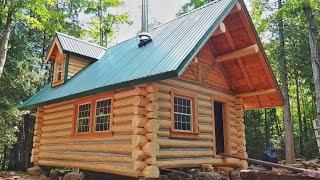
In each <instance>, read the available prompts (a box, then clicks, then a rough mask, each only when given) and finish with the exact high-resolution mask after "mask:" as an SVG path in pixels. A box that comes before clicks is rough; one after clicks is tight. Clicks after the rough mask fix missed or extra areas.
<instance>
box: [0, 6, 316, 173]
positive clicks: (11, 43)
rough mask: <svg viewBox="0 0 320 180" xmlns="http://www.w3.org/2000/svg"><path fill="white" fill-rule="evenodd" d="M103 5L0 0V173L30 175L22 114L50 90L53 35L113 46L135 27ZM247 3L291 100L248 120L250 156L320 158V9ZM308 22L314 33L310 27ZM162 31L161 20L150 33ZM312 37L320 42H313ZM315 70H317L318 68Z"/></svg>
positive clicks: (27, 123)
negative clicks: (319, 135) (317, 128)
mask: <svg viewBox="0 0 320 180" xmlns="http://www.w3.org/2000/svg"><path fill="white" fill-rule="evenodd" d="M100 1H101V2H102V3H99V1H94V0H77V1H74V0H0V37H1V42H0V43H1V44H0V137H1V138H0V170H24V169H26V168H28V167H30V166H31V164H30V153H31V149H32V137H33V128H34V121H35V112H34V111H32V110H31V111H27V110H20V109H19V108H18V107H19V105H20V104H21V102H22V101H23V100H25V99H26V98H28V97H30V96H31V95H32V94H34V93H35V92H36V91H38V90H39V89H41V88H42V87H43V86H44V85H45V84H46V83H48V76H49V69H50V67H49V65H48V64H46V63H45V61H44V59H45V56H46V52H47V50H48V48H49V46H50V42H51V40H52V38H53V37H54V35H55V32H63V33H66V34H69V35H72V36H75V37H79V38H83V39H86V40H89V41H92V42H95V43H101V44H102V45H103V46H111V44H114V43H115V41H116V40H117V38H118V37H117V36H119V35H118V34H117V33H116V32H117V27H118V26H119V25H123V24H126V25H128V27H129V28H130V24H132V17H130V16H129V14H128V13H126V12H119V11H115V9H117V8H121V7H122V6H123V5H124V4H123V1H122V0H100ZM205 3H209V1H208V0H188V1H187V3H186V4H184V5H183V6H181V8H180V11H177V12H176V13H177V16H178V15H180V14H183V13H186V12H188V11H190V10H192V9H194V8H197V7H200V6H202V5H204V4H205ZM246 3H249V5H250V14H251V16H252V19H253V22H254V25H255V27H256V29H257V32H258V34H259V36H260V38H261V39H262V43H263V46H264V47H265V50H266V53H267V56H268V58H269V61H270V63H271V65H272V68H273V70H274V72H275V75H276V77H277V79H278V82H279V84H280V86H281V89H282V91H283V94H285V99H286V100H287V101H286V102H287V103H286V106H285V107H284V108H283V109H282V108H278V109H275V108H273V109H263V110H251V111H247V112H246V113H245V124H246V146H247V151H248V155H249V157H252V158H257V159H261V158H262V156H263V152H264V151H265V150H266V149H267V148H268V147H273V148H275V149H276V150H277V152H278V156H279V159H287V160H288V158H289V161H290V158H292V157H293V156H295V157H300V156H301V157H305V158H307V159H310V158H314V157H318V155H319V150H318V147H317V143H316V139H315V135H314V130H313V124H312V123H313V121H314V120H315V119H317V118H319V115H318V117H317V103H316V100H317V98H316V94H317V93H316V90H317V89H316V88H317V86H316V85H317V84H318V83H319V81H318V83H315V80H314V79H315V78H314V77H315V75H314V74H313V72H314V68H315V67H314V66H317V65H314V64H317V61H316V60H314V59H315V58H314V57H315V56H312V55H314V52H317V51H314V50H315V49H317V50H319V46H318V45H317V43H319V41H318V40H317V39H319V38H320V37H319V33H317V32H319V29H320V2H319V1H318V0H249V1H246ZM310 13H311V16H308V15H310ZM83 15H87V16H90V19H89V20H88V21H87V22H86V23H87V24H88V26H90V27H93V28H90V29H88V28H85V27H84V26H83V25H82V23H81V18H80V16H83ZM310 17H311V20H312V21H311V22H312V23H313V26H310ZM100 19H101V21H100ZM158 24H159V22H157V21H156V20H155V21H152V24H151V26H156V25H158ZM311 25H312V24H311ZM100 32H102V37H103V38H102V41H101V40H100ZM310 32H315V33H311V34H310ZM312 35H313V36H314V35H315V37H316V38H315V39H316V43H314V42H312V41H311V40H312V39H311V40H310V37H312ZM313 40H314V39H313ZM314 44H316V46H314ZM6 49H7V51H6ZM311 52H313V53H311ZM318 58H319V57H318ZM311 59H313V61H311ZM318 62H319V59H318ZM313 63H314V64H313ZM316 68H318V70H319V69H320V65H319V64H318V67H316ZM318 72H319V71H318ZM318 99H319V98H318ZM319 101H320V99H319ZM318 108H320V107H319V105H318ZM318 113H319V112H318ZM285 132H286V133H285ZM287 133H289V134H287ZM290 133H292V134H290ZM285 134H286V135H285ZM285 137H286V138H285ZM288 141H291V142H289V143H288ZM290 143H291V144H290ZM286 146H287V147H290V146H292V147H293V148H290V150H289V151H292V153H293V154H292V155H291V156H292V157H289V156H290V153H289V155H288V148H287V151H286V150H285V147H286Z"/></svg>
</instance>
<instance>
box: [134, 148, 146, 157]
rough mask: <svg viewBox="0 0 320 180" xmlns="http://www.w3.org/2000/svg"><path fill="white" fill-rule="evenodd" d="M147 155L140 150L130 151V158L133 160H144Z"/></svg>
mask: <svg viewBox="0 0 320 180" xmlns="http://www.w3.org/2000/svg"><path fill="white" fill-rule="evenodd" d="M146 157H147V155H146V154H145V153H144V152H143V151H142V150H140V149H134V150H133V151H132V158H133V159H145V158H146Z"/></svg>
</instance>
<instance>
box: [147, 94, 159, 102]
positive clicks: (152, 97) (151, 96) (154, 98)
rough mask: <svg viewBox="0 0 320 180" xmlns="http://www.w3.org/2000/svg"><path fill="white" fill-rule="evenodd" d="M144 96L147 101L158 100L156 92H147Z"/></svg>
mask: <svg viewBox="0 0 320 180" xmlns="http://www.w3.org/2000/svg"><path fill="white" fill-rule="evenodd" d="M146 98H147V99H148V100H149V101H157V100H158V93H149V94H147V95H146Z"/></svg>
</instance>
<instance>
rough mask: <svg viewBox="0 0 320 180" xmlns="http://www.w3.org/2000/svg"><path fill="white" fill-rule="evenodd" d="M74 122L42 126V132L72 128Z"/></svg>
mask: <svg viewBox="0 0 320 180" xmlns="http://www.w3.org/2000/svg"><path fill="white" fill-rule="evenodd" d="M71 127H72V124H71V123H65V124H58V125H48V126H43V127H42V128H41V131H42V132H51V131H59V130H64V129H71Z"/></svg>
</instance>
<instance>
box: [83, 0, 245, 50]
mask: <svg viewBox="0 0 320 180" xmlns="http://www.w3.org/2000/svg"><path fill="white" fill-rule="evenodd" d="M123 1H124V6H123V7H120V8H117V9H115V10H113V11H114V12H128V14H129V16H130V18H131V20H132V22H133V23H132V24H131V25H120V26H119V27H118V32H117V34H116V39H115V42H114V43H115V44H117V43H119V42H122V41H124V40H126V39H129V38H131V37H133V36H135V35H137V32H138V31H139V30H140V29H141V0H123ZM188 1H189V0H149V24H150V23H152V24H155V23H161V24H162V23H165V22H168V21H170V20H172V19H174V18H176V15H177V13H178V12H179V10H180V9H181V7H182V5H184V4H185V3H187V2H188ZM244 1H245V3H246V5H247V6H248V0H244ZM248 8H249V10H250V7H248ZM82 19H84V21H86V20H85V19H87V20H88V17H83V18H82Z"/></svg>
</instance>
